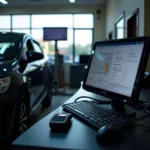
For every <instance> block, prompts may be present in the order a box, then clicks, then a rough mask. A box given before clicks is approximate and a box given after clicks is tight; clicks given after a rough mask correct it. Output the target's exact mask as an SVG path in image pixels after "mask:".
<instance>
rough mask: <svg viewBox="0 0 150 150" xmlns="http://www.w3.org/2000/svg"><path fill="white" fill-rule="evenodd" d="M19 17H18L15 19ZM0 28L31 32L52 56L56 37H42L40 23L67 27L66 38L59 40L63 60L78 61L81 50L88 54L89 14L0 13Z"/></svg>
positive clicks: (90, 25)
mask: <svg viewBox="0 0 150 150" xmlns="http://www.w3.org/2000/svg"><path fill="white" fill-rule="evenodd" d="M18 20H19V21H18ZM0 22H1V23H0V31H1V32H3V31H4V32H5V31H10V32H11V31H12V32H19V33H27V34H31V35H32V37H33V38H34V39H35V40H37V41H38V42H40V45H41V47H42V49H43V50H44V52H45V54H47V55H49V56H51V55H52V57H54V54H55V41H43V27H67V28H68V38H67V41H58V42H57V46H58V50H59V53H60V54H61V55H64V61H70V62H72V61H76V62H77V61H78V58H79V55H80V54H90V52H91V49H92V42H93V38H92V37H93V28H94V23H93V15H92V14H32V15H0Z"/></svg>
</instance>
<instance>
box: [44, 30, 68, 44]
mask: <svg viewBox="0 0 150 150" xmlns="http://www.w3.org/2000/svg"><path fill="white" fill-rule="evenodd" d="M43 40H44V41H52V40H67V28H43Z"/></svg>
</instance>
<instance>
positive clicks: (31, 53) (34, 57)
mask: <svg viewBox="0 0 150 150" xmlns="http://www.w3.org/2000/svg"><path fill="white" fill-rule="evenodd" d="M26 54H27V62H28V63H30V62H33V61H36V60H40V59H43V58H44V55H43V54H42V53H38V52H34V51H28V52H27V53H26Z"/></svg>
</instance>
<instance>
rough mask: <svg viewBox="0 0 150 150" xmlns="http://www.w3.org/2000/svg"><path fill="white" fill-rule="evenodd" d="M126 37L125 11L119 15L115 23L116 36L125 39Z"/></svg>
mask: <svg viewBox="0 0 150 150" xmlns="http://www.w3.org/2000/svg"><path fill="white" fill-rule="evenodd" d="M124 37H125V13H122V15H121V16H120V17H119V19H118V20H117V21H116V24H115V38H116V39H123V38H124Z"/></svg>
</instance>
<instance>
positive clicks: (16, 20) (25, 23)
mask: <svg viewBox="0 0 150 150" xmlns="http://www.w3.org/2000/svg"><path fill="white" fill-rule="evenodd" d="M12 28H13V29H14V28H15V29H16V28H19V29H20V28H23V29H24V28H30V16H29V15H13V16H12Z"/></svg>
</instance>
